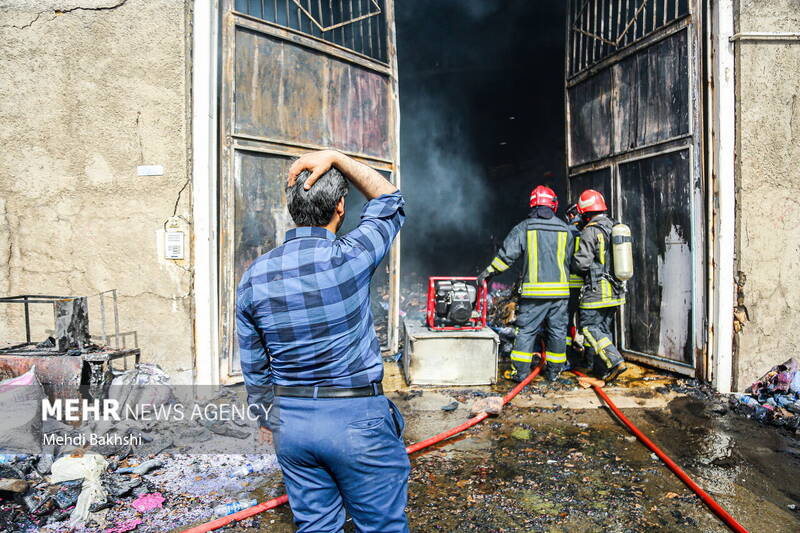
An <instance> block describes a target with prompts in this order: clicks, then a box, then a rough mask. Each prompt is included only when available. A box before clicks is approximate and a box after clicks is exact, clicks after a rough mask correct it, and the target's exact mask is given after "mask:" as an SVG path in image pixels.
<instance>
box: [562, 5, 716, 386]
mask: <svg viewBox="0 0 800 533" xmlns="http://www.w3.org/2000/svg"><path fill="white" fill-rule="evenodd" d="M698 17H699V9H698V6H697V4H696V2H695V1H694V0H570V10H569V15H568V23H567V24H568V27H567V61H566V106H567V124H568V127H567V132H568V133H567V135H568V138H567V154H568V156H567V160H568V161H567V164H568V170H569V173H568V175H569V182H570V183H569V185H570V187H569V189H570V195H571V197H572V198H573V199H574V198H575V197H576V196H577V195H578V194H580V193H581V191H583V190H584V189H586V188H595V189H598V190H600V191H601V192H602V193H603V194H604V195H605V196H606V198H607V199H608V200H609V201H610V209H611V211H612V215H613V216H614V217H615V218H616V219H618V220H620V221H621V222H624V223H626V224H628V225H629V226H630V227H631V230H632V232H633V240H634V270H635V273H634V277H633V279H631V280H630V281H628V295H627V304H626V305H625V306H624V307H623V309H622V311H621V313H620V320H619V321H618V322H619V323H618V325H617V331H618V333H619V346H620V348H621V349H622V350H623V351H624V352H625V353H626V355H627V356H628V357H629V358H632V359H639V360H642V361H645V362H648V363H650V364H654V365H656V366H660V367H663V368H668V369H671V370H675V371H678V372H682V373H685V374H694V373H695V371H696V368H697V365H698V364H700V363H701V362H702V358H701V357H697V355H696V354H697V353H702V350H703V349H704V332H705V328H704V327H703V325H704V319H705V305H704V301H705V299H704V293H705V291H704V284H703V280H704V272H705V270H704V268H705V267H704V258H705V255H704V245H703V242H704V233H703V227H704V223H703V220H704V216H703V202H702V198H703V194H702V191H703V181H704V180H703V175H702V171H701V169H702V161H701V153H702V152H701V150H700V142H701V135H700V131H701V129H700V127H701V126H700V116H701V115H700V101H701V98H700V93H699V91H698V73H699V72H701V70H700V65H701V63H700V57H701V55H702V54H699V53H698V46H699V45H698V43H700V42H702V41H701V40H700V35H701V34H700V24H699V23H698Z"/></svg>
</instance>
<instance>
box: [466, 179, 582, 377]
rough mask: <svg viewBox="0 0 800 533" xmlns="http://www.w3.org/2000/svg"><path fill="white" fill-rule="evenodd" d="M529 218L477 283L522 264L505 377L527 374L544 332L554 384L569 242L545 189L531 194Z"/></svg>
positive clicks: (562, 348) (562, 357) (562, 354)
mask: <svg viewBox="0 0 800 533" xmlns="http://www.w3.org/2000/svg"><path fill="white" fill-rule="evenodd" d="M530 207H531V211H530V214H529V215H528V218H527V219H526V220H524V221H522V222H520V223H519V224H517V225H516V226H514V228H513V229H512V230H511V231H510V232H509V234H508V236H507V237H506V239H505V241H503V246H502V248H501V249H500V251H499V252H498V253H497V256H496V257H495V258H494V259H493V260H492V263H491V265H489V266H488V267H487V268H486V269H485V270H484V271H483V272H481V274H480V276H479V277H478V281H479V283H482V282H483V280H486V279H489V278H491V277H492V276H494V275H496V274H498V273H500V272H504V271H506V270H508V268H509V267H510V266H511V264H512V263H513V262H514V261H516V260H517V259H519V258H520V257H523V258H524V261H523V280H522V286H521V287H520V297H521V298H520V303H519V309H518V313H517V328H518V333H517V337H516V339H515V340H514V348H513V350H512V351H511V362H512V369H511V371H510V372H509V373H508V374H507V375H506V377H507V378H508V379H511V380H513V381H517V382H519V381H522V380H523V379H525V378H526V377H527V376H528V374H530V371H531V363H532V361H533V352H534V350H535V342H536V339H537V337H538V335H539V333H541V332H542V331H543V330H544V331H545V332H546V336H545V339H546V347H547V349H546V352H545V359H546V361H547V368H546V370H545V376H546V377H547V379H548V380H550V381H554V380H555V379H556V378H558V375H559V374H560V373H561V371H562V370H563V369H564V368H565V367H566V362H567V354H566V351H567V350H566V338H567V302H568V300H569V272H570V270H569V266H570V261H571V259H572V251H573V246H574V244H573V242H574V241H573V236H572V232H571V231H570V229H569V227H568V226H567V224H566V223H565V222H564V221H563V220H561V219H560V218H558V217H556V216H555V214H556V210H557V209H558V198H557V197H556V194H555V193H554V192H553V190H552V189H551V188H549V187H545V186H542V185H539V186H538V187H536V188H535V189H534V190H533V191H531V197H530Z"/></svg>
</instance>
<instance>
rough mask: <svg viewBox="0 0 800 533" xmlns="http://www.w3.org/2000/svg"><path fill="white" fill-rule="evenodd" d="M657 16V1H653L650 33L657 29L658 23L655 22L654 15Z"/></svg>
mask: <svg viewBox="0 0 800 533" xmlns="http://www.w3.org/2000/svg"><path fill="white" fill-rule="evenodd" d="M657 14H658V0H653V27H652V28H651V31H655V29H656V28H657V27H658V21H657V20H656V15H657Z"/></svg>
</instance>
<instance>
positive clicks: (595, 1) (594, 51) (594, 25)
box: [592, 0, 600, 64]
mask: <svg viewBox="0 0 800 533" xmlns="http://www.w3.org/2000/svg"><path fill="white" fill-rule="evenodd" d="M592 3H593V4H594V20H593V21H592V33H593V34H594V35H597V4H598V3H599V0H592ZM599 43H600V40H599V39H598V38H597V37H595V38H593V39H592V64H595V63H596V62H597V48H598V47H599V46H598V45H599Z"/></svg>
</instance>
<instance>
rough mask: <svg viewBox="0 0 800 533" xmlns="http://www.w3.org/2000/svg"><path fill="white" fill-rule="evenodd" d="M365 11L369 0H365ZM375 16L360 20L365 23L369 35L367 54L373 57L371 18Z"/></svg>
mask: <svg viewBox="0 0 800 533" xmlns="http://www.w3.org/2000/svg"><path fill="white" fill-rule="evenodd" d="M367 12H369V0H367ZM373 18H375V17H370V18H368V19H364V20H363V21H362V22H363V23H364V24H366V25H367V35H368V36H369V39H368V40H369V56H370V57H375V56H374V55H373V47H372V44H373V43H372V19H373Z"/></svg>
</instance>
